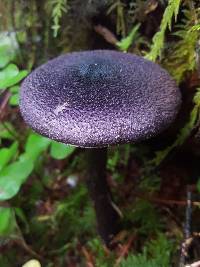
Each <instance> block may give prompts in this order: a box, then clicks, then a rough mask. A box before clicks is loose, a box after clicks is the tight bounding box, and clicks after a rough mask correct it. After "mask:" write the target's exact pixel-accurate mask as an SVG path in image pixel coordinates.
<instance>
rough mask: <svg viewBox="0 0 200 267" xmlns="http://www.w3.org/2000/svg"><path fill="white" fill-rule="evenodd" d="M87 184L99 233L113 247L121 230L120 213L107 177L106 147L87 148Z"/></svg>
mask: <svg viewBox="0 0 200 267" xmlns="http://www.w3.org/2000/svg"><path fill="white" fill-rule="evenodd" d="M87 162H88V178H87V186H88V190H89V193H90V196H91V198H92V201H93V204H94V208H95V212H96V219H97V228H98V232H99V235H100V236H101V238H102V239H103V241H104V242H105V244H106V245H107V246H108V247H109V248H111V247H112V244H111V241H112V239H113V237H114V236H115V235H116V234H117V233H118V232H119V218H120V216H119V214H118V213H117V211H116V209H115V208H114V206H113V204H112V196H111V191H110V189H109V185H108V183H107V179H106V162H107V149H106V148H100V149H99V148H90V149H87Z"/></svg>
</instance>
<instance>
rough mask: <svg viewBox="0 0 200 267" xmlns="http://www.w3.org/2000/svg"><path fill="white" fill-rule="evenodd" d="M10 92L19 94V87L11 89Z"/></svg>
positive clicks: (15, 86)
mask: <svg viewBox="0 0 200 267" xmlns="http://www.w3.org/2000/svg"><path fill="white" fill-rule="evenodd" d="M9 91H10V92H11V93H18V92H19V85H14V86H12V87H10V88H9Z"/></svg>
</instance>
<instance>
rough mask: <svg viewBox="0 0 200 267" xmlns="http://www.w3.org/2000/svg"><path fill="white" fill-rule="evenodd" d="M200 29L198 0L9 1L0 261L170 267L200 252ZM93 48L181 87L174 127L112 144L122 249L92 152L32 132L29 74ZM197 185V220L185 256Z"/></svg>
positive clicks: (0, 64)
mask: <svg viewBox="0 0 200 267" xmlns="http://www.w3.org/2000/svg"><path fill="white" fill-rule="evenodd" d="M199 34H200V3H199V1H198V0H197V1H192V0H182V1H181V0H168V1H167V0H101V1H100V0H40V1H39V0H15V1H12V0H1V1H0V266H1V267H13V266H20V267H21V266H22V265H23V264H25V263H26V262H28V261H29V260H30V259H37V260H38V261H39V262H40V263H41V266H45V267H65V266H69V267H77V266H88V267H92V266H97V267H109V266H119V267H143V266H145V267H168V266H184V264H186V263H191V262H195V261H198V260H199V259H200V234H199V233H200V209H199V208H200V202H199V201H200V200H199V194H198V193H199V192H200V180H199V177H200V164H199V162H200V140H199V137H200V130H199V119H200V116H199V112H200V93H199V88H200V80H199V79H200V58H199V57H200V54H199V53H200V36H199ZM91 49H116V50H120V51H124V52H127V51H128V52H130V53H135V54H138V55H140V56H143V57H146V58H148V59H150V60H152V61H155V62H157V63H158V64H160V65H162V66H163V67H164V68H165V69H167V70H168V71H169V73H170V74H171V75H172V76H173V77H174V79H175V80H176V81H177V84H178V85H179V87H180V89H181V91H182V96H183V104H182V108H181V111H180V113H179V116H178V118H177V120H176V122H175V123H174V125H172V127H171V128H170V129H169V130H167V131H165V133H163V134H162V135H160V136H159V137H157V138H155V139H151V140H149V141H147V142H144V143H141V144H131V145H124V146H118V147H113V148H110V149H109V160H108V164H107V174H108V177H107V178H108V181H109V184H110V186H111V189H112V191H113V194H114V198H115V203H116V205H117V207H118V209H119V210H120V212H121V214H122V216H123V219H122V221H123V231H122V232H120V234H119V235H118V236H117V237H116V239H117V241H118V242H119V245H118V246H117V248H115V249H114V250H113V251H108V250H107V249H106V248H105V246H104V245H103V244H102V242H101V240H100V239H99V237H98V236H97V233H96V225H95V215H94V211H93V208H92V203H91V202H90V200H89V198H88V193H87V190H86V188H85V186H84V179H85V171H84V170H85V165H84V157H85V156H84V150H81V149H79V148H76V149H75V148H74V147H68V146H65V145H63V144H60V143H57V142H55V141H51V140H49V139H47V138H44V137H42V136H39V135H37V134H36V133H34V132H32V131H31V130H30V129H29V128H28V127H27V126H26V125H25V124H24V122H23V120H22V118H21V116H20V113H19V107H18V91H19V87H20V82H21V81H22V80H23V78H25V77H26V76H27V75H28V73H29V72H30V71H31V70H32V69H34V68H36V67H37V66H39V65H41V64H42V63H44V62H46V61H47V60H49V59H50V58H53V57H55V56H58V55H60V54H62V53H67V52H70V51H82V50H91ZM188 192H189V193H191V194H192V202H193V207H192V221H191V222H190V224H189V227H192V230H191V231H190V233H189V238H188V239H187V242H186V251H187V255H186V256H184V260H181V259H180V258H181V256H180V254H181V253H180V250H181V244H183V241H184V238H185V234H184V229H185V226H184V225H185V222H187V221H186V219H185V212H186V211H187V196H188V195H189V194H187V193H188ZM189 219H190V218H189ZM189 221H190V220H189ZM187 237H188V236H187ZM31 264H35V265H31ZM181 264H182V265H181ZM26 266H28V267H32V266H34V267H39V266H40V265H39V263H37V262H35V263H34V262H29V263H27V265H26ZM198 266H199V265H198Z"/></svg>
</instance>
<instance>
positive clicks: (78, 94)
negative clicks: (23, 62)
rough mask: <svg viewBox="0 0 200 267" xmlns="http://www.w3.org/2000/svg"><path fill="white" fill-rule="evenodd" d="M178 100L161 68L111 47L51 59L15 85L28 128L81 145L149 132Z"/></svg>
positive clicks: (167, 118) (134, 138)
mask: <svg viewBox="0 0 200 267" xmlns="http://www.w3.org/2000/svg"><path fill="white" fill-rule="evenodd" d="M180 103H181V95H180V91H179V89H178V88H177V86H176V84H175V82H174V81H173V80H172V78H171V77H170V76H169V74H168V73H167V72H166V71H165V70H164V69H162V68H161V67H160V66H158V65H157V64H155V63H152V62H150V61H148V60H145V59H144V58H142V57H139V56H136V55H133V54H130V53H121V52H117V51H110V50H95V51H85V52H74V53H69V54H66V55H63V56H60V57H57V58H55V59H53V60H50V61H48V62H47V63H46V64H44V65H42V66H40V67H39V68H37V69H36V70H34V71H33V72H32V73H31V74H30V75H29V76H28V77H27V78H26V79H25V80H24V82H23V84H22V87H21V90H20V110H21V113H22V116H23V118H24V120H25V121H26V122H27V124H28V125H30V127H31V128H33V129H34V130H35V131H36V132H39V133H40V134H42V135H44V136H47V137H49V138H51V139H54V140H57V141H60V142H63V143H66V144H71V145H75V146H80V147H104V146H109V145H114V144H120V143H129V142H138V141H141V140H145V139H148V138H150V137H153V136H155V135H157V134H159V133H160V132H162V131H163V130H165V129H166V128H167V127H168V126H169V125H170V123H171V122H172V121H173V120H174V119H175V117H176V115H177V112H178V109H179V106H180Z"/></svg>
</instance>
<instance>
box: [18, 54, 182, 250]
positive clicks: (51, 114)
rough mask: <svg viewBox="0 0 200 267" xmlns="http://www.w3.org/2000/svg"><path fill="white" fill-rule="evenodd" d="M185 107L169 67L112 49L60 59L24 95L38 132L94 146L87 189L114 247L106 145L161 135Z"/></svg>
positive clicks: (25, 112)
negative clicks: (181, 106)
mask: <svg viewBox="0 0 200 267" xmlns="http://www.w3.org/2000/svg"><path fill="white" fill-rule="evenodd" d="M180 103H181V95H180V91H179V89H178V88H177V86H176V84H175V82H174V81H173V80H172V78H171V77H170V76H169V74H168V73H167V72H166V71H165V70H164V69H162V68H161V67H159V66H158V65H157V64H155V63H152V62H150V61H148V60H145V59H144V58H142V57H139V56H136V55H133V54H130V53H121V52H117V51H112V50H95V51H84V52H73V53H69V54H66V55H62V56H59V57H57V58H55V59H53V60H50V61H48V62H47V63H46V64H44V65H42V66H40V67H38V68H37V69H36V70H34V71H33V72H32V73H31V74H30V75H29V76H28V77H27V78H26V79H25V81H24V82H23V84H22V87H21V90H20V110H21V114H22V116H23V118H24V120H25V122H26V123H27V124H28V125H29V126H30V127H31V128H32V129H33V130H35V131H36V132H38V133H40V134H42V135H44V136H47V137H49V138H51V139H53V140H57V141H59V142H62V143H65V144H70V145H74V146H78V147H83V148H87V161H88V179H87V185H88V189H89V192H90V195H91V198H92V200H93V202H94V207H95V211H96V217H97V226H98V231H99V234H100V236H101V237H102V239H103V240H104V242H105V243H106V245H108V246H110V244H111V243H110V242H111V240H112V238H113V236H114V235H115V234H116V233H117V232H118V231H119V229H120V223H119V221H120V218H119V217H120V216H119V213H118V212H117V209H116V207H115V205H114V204H113V202H112V196H111V192H110V189H109V186H108V183H107V180H106V157H107V147H108V146H111V145H116V144H125V143H132V142H139V141H142V140H146V139H148V138H151V137H153V136H155V135H157V134H159V133H160V132H162V131H163V130H165V129H166V128H167V127H168V126H169V125H170V124H171V123H172V122H173V121H174V119H175V117H176V115H177V112H178V109H179V106H180Z"/></svg>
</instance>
